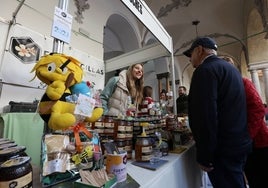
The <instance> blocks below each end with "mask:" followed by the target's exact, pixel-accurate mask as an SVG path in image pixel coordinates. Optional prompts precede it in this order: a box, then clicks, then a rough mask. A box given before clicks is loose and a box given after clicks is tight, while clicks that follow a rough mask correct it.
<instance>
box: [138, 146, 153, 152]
mask: <svg viewBox="0 0 268 188" xmlns="http://www.w3.org/2000/svg"><path fill="white" fill-rule="evenodd" d="M152 149H153V148H152V146H146V147H142V148H141V152H142V153H149V152H152Z"/></svg>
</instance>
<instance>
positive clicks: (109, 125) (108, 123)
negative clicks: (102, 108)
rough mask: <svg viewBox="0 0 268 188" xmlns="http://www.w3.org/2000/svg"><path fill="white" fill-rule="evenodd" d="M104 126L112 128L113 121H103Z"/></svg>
mask: <svg viewBox="0 0 268 188" xmlns="http://www.w3.org/2000/svg"><path fill="white" fill-rule="evenodd" d="M104 127H107V128H113V127H114V123H110V122H106V123H104Z"/></svg>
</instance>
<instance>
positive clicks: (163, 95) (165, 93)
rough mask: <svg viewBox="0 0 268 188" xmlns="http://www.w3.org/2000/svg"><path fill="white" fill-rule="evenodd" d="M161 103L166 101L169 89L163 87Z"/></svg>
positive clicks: (160, 97)
mask: <svg viewBox="0 0 268 188" xmlns="http://www.w3.org/2000/svg"><path fill="white" fill-rule="evenodd" d="M159 101H160V103H166V101H167V91H166V90H165V89H162V91H161V93H160V96H159Z"/></svg>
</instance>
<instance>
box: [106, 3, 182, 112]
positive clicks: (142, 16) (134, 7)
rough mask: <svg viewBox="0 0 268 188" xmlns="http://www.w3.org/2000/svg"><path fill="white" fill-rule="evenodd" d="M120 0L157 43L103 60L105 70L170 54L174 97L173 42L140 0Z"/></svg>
mask: <svg viewBox="0 0 268 188" xmlns="http://www.w3.org/2000/svg"><path fill="white" fill-rule="evenodd" d="M121 2H122V3H123V4H124V5H125V6H126V7H127V8H128V9H129V10H130V11H131V12H132V13H133V14H134V15H135V16H136V17H137V18H138V19H139V20H140V21H141V22H142V23H143V24H144V26H145V27H146V28H147V29H148V30H149V31H150V32H151V33H152V34H153V35H154V36H155V37H156V38H157V40H158V41H159V43H156V44H152V45H149V46H145V47H143V48H141V49H138V50H134V51H132V52H129V53H125V54H123V55H121V56H117V57H115V58H112V59H109V60H107V61H106V62H105V64H106V65H105V66H106V72H110V71H113V70H116V69H119V68H122V67H126V66H128V65H132V64H134V63H138V62H145V61H149V60H153V59H156V58H159V57H163V56H170V57H171V58H170V60H171V75H172V78H171V81H172V90H173V97H174V99H176V98H177V97H176V85H175V65H174V56H173V42H172V38H171V36H170V35H169V34H168V33H167V31H166V30H165V29H164V27H163V26H162V25H161V23H160V22H159V20H158V19H157V18H156V17H155V15H154V14H153V12H152V11H151V10H150V8H149V7H148V6H147V4H146V3H145V2H144V1H142V0H133V1H132V0H121ZM173 109H174V114H177V112H176V111H177V108H176V103H174V108H173Z"/></svg>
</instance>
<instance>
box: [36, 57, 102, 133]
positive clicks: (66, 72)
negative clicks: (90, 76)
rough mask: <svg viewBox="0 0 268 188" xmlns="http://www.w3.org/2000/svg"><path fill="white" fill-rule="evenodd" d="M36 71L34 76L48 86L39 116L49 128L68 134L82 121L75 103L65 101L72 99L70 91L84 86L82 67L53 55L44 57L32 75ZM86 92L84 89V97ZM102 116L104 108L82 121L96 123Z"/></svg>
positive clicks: (72, 61) (67, 58) (75, 61)
mask: <svg viewBox="0 0 268 188" xmlns="http://www.w3.org/2000/svg"><path fill="white" fill-rule="evenodd" d="M34 71H35V75H36V76H37V77H38V78H39V79H40V80H41V81H42V82H44V83H45V84H47V88H46V92H45V94H44V95H43V97H42V99H41V102H40V104H39V114H40V116H41V117H42V119H43V120H44V121H45V122H47V124H48V126H49V128H51V129H52V130H65V129H67V128H69V127H70V126H73V125H75V124H76V123H77V122H79V121H81V119H79V120H78V119H77V116H76V115H75V114H74V112H75V110H76V103H72V102H68V101H66V99H67V98H68V96H69V98H70V96H71V95H72V93H71V89H70V88H71V87H74V86H75V85H76V84H81V83H82V77H83V70H82V68H81V63H80V62H79V61H78V60H76V59H75V58H73V57H70V56H66V55H64V54H58V53H52V54H49V55H45V56H43V57H42V58H41V59H40V60H39V61H38V62H37V64H36V65H35V66H34V68H33V69H32V72H34ZM80 87H81V86H80ZM84 89H85V88H83V89H81V93H83V92H84V91H83V90H84ZM75 94H77V90H76V93H75ZM93 107H94V106H93ZM102 113H103V109H102V108H101V107H97V108H93V109H92V112H91V113H89V116H87V117H85V119H84V120H83V121H88V122H95V121H96V120H98V119H99V118H100V117H101V116H102Z"/></svg>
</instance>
